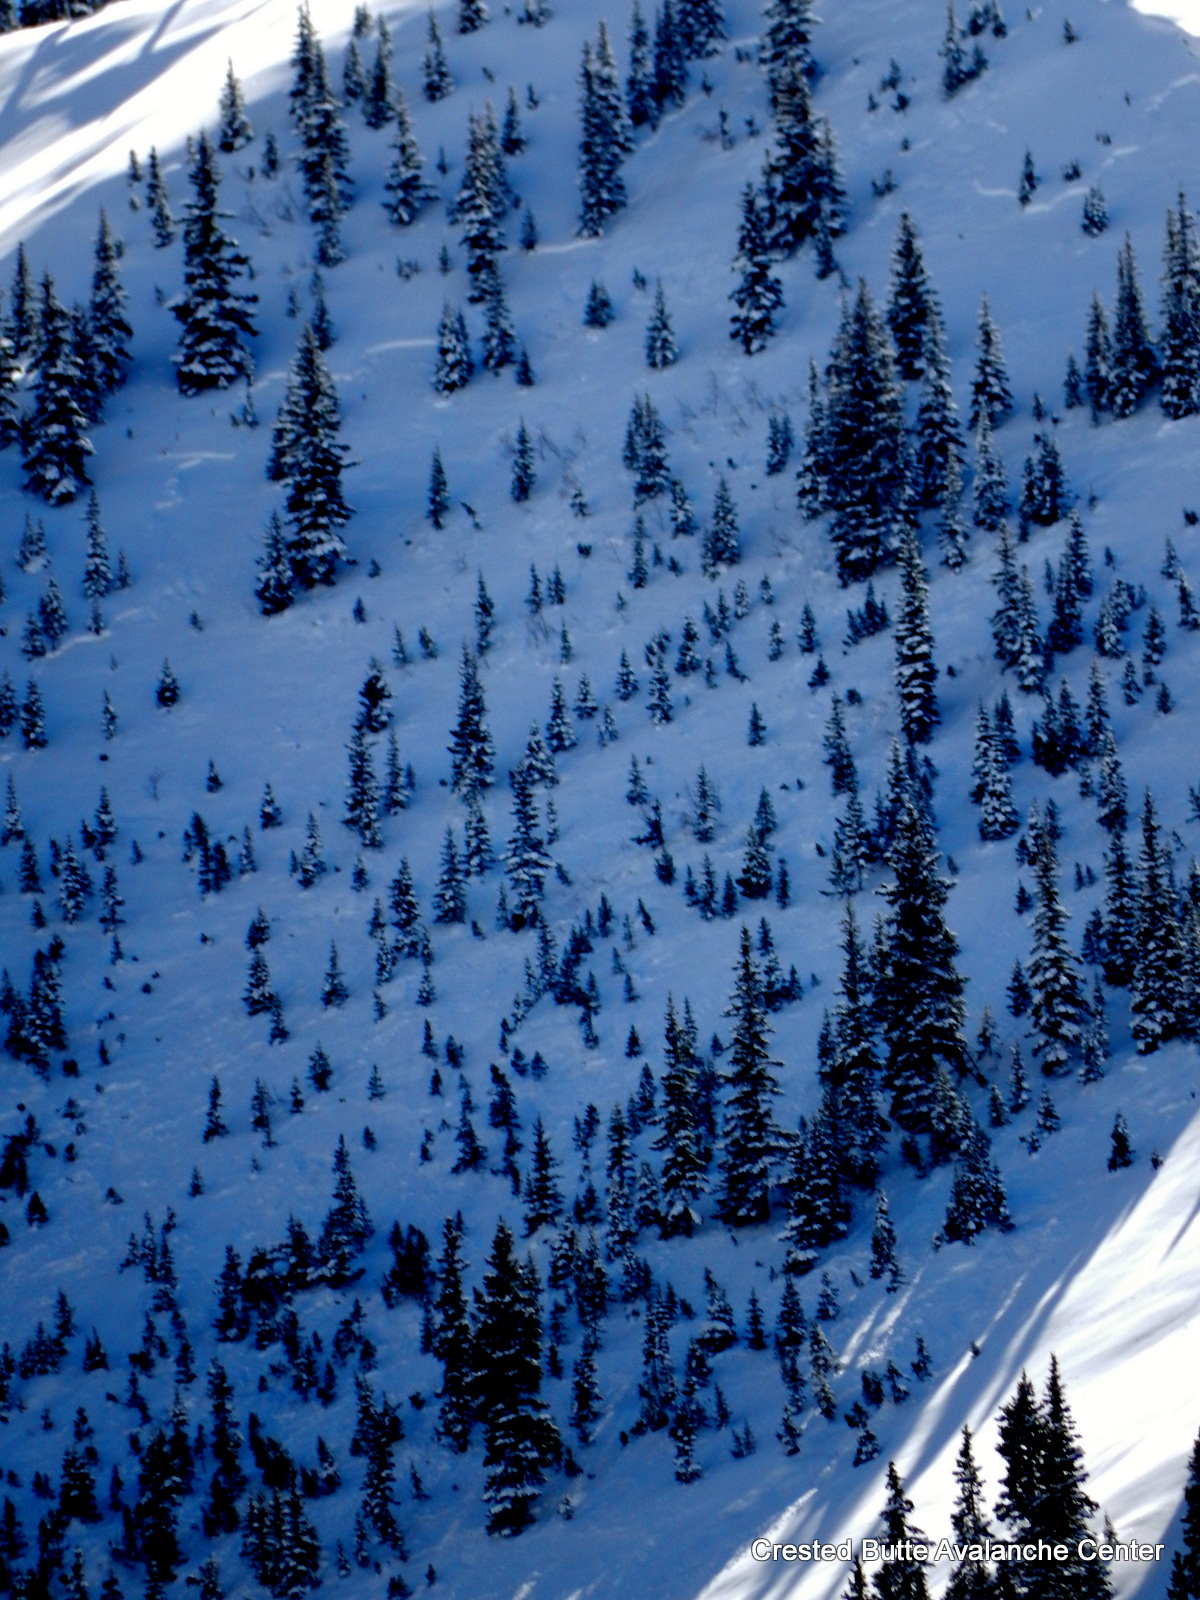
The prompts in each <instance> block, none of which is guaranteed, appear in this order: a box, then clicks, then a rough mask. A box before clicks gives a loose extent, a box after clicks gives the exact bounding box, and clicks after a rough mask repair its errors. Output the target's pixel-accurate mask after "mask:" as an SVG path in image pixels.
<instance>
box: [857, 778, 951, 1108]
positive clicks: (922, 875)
mask: <svg viewBox="0 0 1200 1600" xmlns="http://www.w3.org/2000/svg"><path fill="white" fill-rule="evenodd" d="M889 864H890V866H891V869H892V872H893V874H894V881H893V882H892V883H891V884H889V885H888V886H887V887H886V888H885V890H884V894H885V895H886V897H887V900H888V904H889V906H890V907H891V914H890V916H889V918H888V924H887V937H886V969H885V975H881V976H882V980H883V982H884V984H885V989H884V991H883V992H884V994H885V995H886V1000H885V1002H884V1006H883V1032H884V1037H885V1039H886V1041H887V1046H888V1054H887V1060H886V1063H885V1070H884V1085H885V1087H886V1088H887V1089H888V1090H889V1091H890V1092H891V1095H892V1108H891V1110H892V1116H893V1117H894V1118H895V1120H896V1121H897V1122H898V1123H899V1125H900V1126H901V1128H903V1129H904V1130H905V1131H906V1132H910V1133H915V1132H921V1131H924V1130H926V1129H928V1127H929V1126H930V1117H931V1114H932V1109H933V1094H934V1086H935V1083H936V1079H937V1069H938V1067H939V1066H944V1067H946V1068H947V1070H949V1071H951V1072H953V1073H957V1074H958V1075H959V1076H962V1075H964V1074H965V1073H966V1071H967V1070H968V1066H969V1054H968V1051H967V1044H966V1040H965V1038H964V1036H963V1023H964V1020H965V1018H964V1007H963V1001H962V987H963V983H962V978H961V976H960V975H959V972H958V969H957V967H956V965H955V959H954V958H955V956H956V955H957V953H958V942H957V940H956V939H955V937H954V935H953V934H952V933H951V932H950V930H949V929H948V928H947V927H946V924H945V921H944V919H943V914H942V911H943V907H944V906H945V903H946V899H947V896H948V894H949V885H948V884H947V883H946V882H945V880H944V879H942V878H941V877H940V876H939V875H938V871H937V864H938V852H937V847H936V843H935V840H934V837H933V833H932V829H931V827H930V824H929V820H928V817H927V816H926V815H925V813H924V812H923V810H922V809H921V807H920V806H918V805H917V804H916V802H915V800H914V799H913V798H912V797H911V795H910V796H906V797H905V798H904V799H903V800H902V802H901V804H900V808H899V813H898V816H897V819H896V834H895V840H894V843H893V845H892V850H891V855H890V857H889ZM879 981H880V980H879V979H877V982H879Z"/></svg>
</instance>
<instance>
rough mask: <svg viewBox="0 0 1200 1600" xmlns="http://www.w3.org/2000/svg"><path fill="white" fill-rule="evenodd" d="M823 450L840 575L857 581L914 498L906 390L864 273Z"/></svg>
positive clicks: (847, 321) (846, 328)
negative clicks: (910, 483)
mask: <svg viewBox="0 0 1200 1600" xmlns="http://www.w3.org/2000/svg"><path fill="white" fill-rule="evenodd" d="M822 458H823V459H822V467H823V477H824V482H825V500H826V503H827V505H828V506H829V508H830V509H831V510H832V512H833V523H832V527H831V530H830V532H831V537H832V539H833V544H834V550H835V553H836V556H837V566H838V577H839V579H840V581H841V582H842V583H851V582H855V581H857V580H859V579H861V578H867V577H870V575H871V574H872V572H874V570H875V568H876V567H877V566H878V565H879V562H880V561H881V560H882V559H883V558H884V556H885V554H886V553H887V552H889V551H890V550H891V549H893V548H894V547H895V544H896V542H897V540H898V537H899V534H900V531H901V528H902V527H903V525H904V523H905V521H906V517H907V503H908V477H909V473H908V448H907V441H906V436H905V428H904V410H903V405H902V396H901V393H900V388H899V385H898V384H897V382H896V375H895V368H894V367H893V364H892V358H891V352H890V349H889V346H888V340H887V336H886V334H885V332H884V326H883V320H882V318H881V317H880V316H879V313H878V312H877V311H876V309H875V307H874V304H873V303H872V300H871V294H870V290H869V289H868V288H867V285H866V282H865V281H860V282H859V286H858V292H857V294H856V295H855V297H854V300H853V302H850V301H847V304H846V310H845V314H844V317H843V322H842V326H841V329H840V331H839V333H838V336H837V339H836V341H835V344H834V350H833V354H832V356H831V359H830V377H829V387H828V399H827V401H826V406H825V415H824V418H823V426H822Z"/></svg>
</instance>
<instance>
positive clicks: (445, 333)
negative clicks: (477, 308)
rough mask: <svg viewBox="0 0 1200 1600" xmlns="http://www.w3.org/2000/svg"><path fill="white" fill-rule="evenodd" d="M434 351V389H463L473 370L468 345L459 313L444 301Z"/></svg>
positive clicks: (445, 390) (445, 392)
mask: <svg viewBox="0 0 1200 1600" xmlns="http://www.w3.org/2000/svg"><path fill="white" fill-rule="evenodd" d="M437 352H438V358H437V370H436V372H435V374H434V379H433V386H434V388H435V389H436V390H437V391H438V393H439V394H453V393H454V391H455V390H456V389H462V388H465V387H466V385H467V383H468V382H469V381H470V378H471V374H472V373H473V372H474V370H475V365H474V362H473V361H472V360H471V344H470V340H469V339H468V338H467V325H466V322H465V321H464V319H463V314H462V312H461V311H456V310H455V309H454V307H453V306H452V305H451V304H450V302H449V301H448V300H447V301H446V304H445V305H444V306H443V308H442V320H441V322H440V323H439V324H438V334H437Z"/></svg>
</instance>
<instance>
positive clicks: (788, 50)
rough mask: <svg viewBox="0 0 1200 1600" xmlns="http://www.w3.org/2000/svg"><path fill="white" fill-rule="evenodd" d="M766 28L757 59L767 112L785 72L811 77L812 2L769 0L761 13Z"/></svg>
mask: <svg viewBox="0 0 1200 1600" xmlns="http://www.w3.org/2000/svg"><path fill="white" fill-rule="evenodd" d="M765 16H766V21H767V26H766V28H765V29H764V30H763V35H762V40H761V42H760V44H759V50H758V59H759V64H760V65H761V67H762V69H763V75H764V76H765V78H766V80H767V89H768V91H769V93H770V97H771V109H772V111H776V110H777V109H778V103H779V83H780V79H781V77H782V76H783V75H784V74H785V73H787V72H795V73H799V74H800V75H801V76H804V77H812V76H814V74H815V72H816V64H815V62H814V61H813V56H812V48H811V47H812V38H813V23H814V21H815V18H814V17H813V14H812V0H769V4H768V5H767V7H766V11H765Z"/></svg>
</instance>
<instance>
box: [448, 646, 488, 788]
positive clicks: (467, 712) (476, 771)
mask: <svg viewBox="0 0 1200 1600" xmlns="http://www.w3.org/2000/svg"><path fill="white" fill-rule="evenodd" d="M449 752H450V762H451V766H450V772H451V779H450V786H451V788H452V789H453V790H454V792H455V793H456V794H458V795H460V796H461V797H462V799H463V800H464V801H469V800H470V798H471V796H472V795H478V794H479V792H480V790H482V789H486V788H488V787H489V786H490V785H491V782H492V771H493V765H494V760H495V747H494V745H493V744H492V737H491V734H490V733H489V732H488V727H487V707H486V705H485V704H484V698H483V685H482V684H481V683H480V681H479V665H478V662H477V661H476V659H475V657H474V656H473V655H472V654H471V652H470V651H469V650H468V649H467V647H466V645H464V646H463V653H462V664H461V667H460V669H459V697H458V720H457V722H456V723H455V725H454V728H453V730H452V732H451V735H450V745H449Z"/></svg>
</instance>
